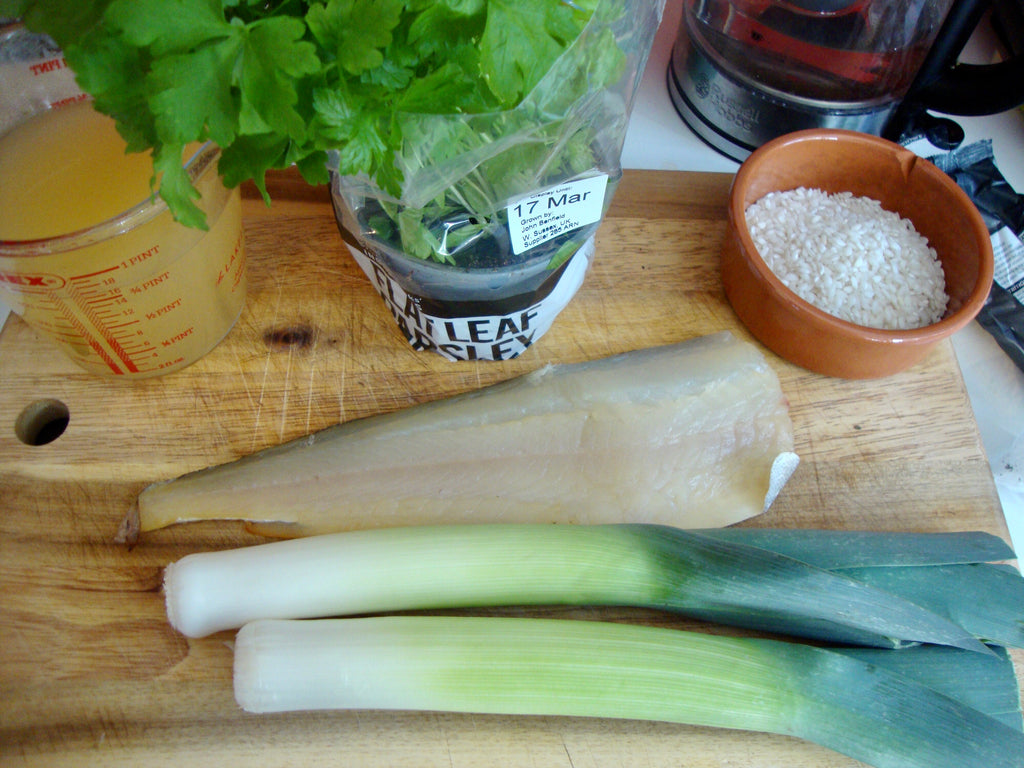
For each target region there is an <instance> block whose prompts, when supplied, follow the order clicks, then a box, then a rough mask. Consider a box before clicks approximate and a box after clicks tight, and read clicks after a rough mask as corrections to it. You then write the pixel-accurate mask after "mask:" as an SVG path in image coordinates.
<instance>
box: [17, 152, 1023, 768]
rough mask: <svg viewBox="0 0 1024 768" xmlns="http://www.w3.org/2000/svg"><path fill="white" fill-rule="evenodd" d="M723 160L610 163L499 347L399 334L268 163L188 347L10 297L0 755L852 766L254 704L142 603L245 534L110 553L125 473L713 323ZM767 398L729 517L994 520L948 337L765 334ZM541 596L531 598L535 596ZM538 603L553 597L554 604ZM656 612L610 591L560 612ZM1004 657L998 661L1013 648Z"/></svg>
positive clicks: (167, 469)
mask: <svg viewBox="0 0 1024 768" xmlns="http://www.w3.org/2000/svg"><path fill="white" fill-rule="evenodd" d="M730 181H731V177H730V176H728V175H715V174H694V173H667V172H627V174H626V176H625V179H624V181H623V183H622V185H621V186H620V188H619V191H618V193H617V196H616V199H615V201H614V203H613V205H612V208H611V210H610V212H609V214H608V216H607V218H606V220H605V222H604V223H603V224H602V227H601V229H600V231H599V234H598V241H597V258H596V260H595V263H594V264H593V266H592V267H591V269H590V272H589V273H588V275H587V278H586V281H585V283H584V285H583V288H582V289H581V291H580V293H579V294H578V295H577V297H576V298H575V299H574V300H573V302H572V303H570V305H569V307H568V308H567V309H566V310H565V311H564V312H563V313H562V315H561V316H560V317H559V319H558V320H557V321H556V323H555V325H554V327H553V328H552V329H551V330H550V331H549V332H548V334H547V335H546V336H545V337H544V338H543V339H541V341H540V342H539V343H538V344H536V345H535V346H533V347H532V348H531V349H530V350H528V352H527V353H526V354H524V355H522V356H521V357H520V358H518V359H516V360H514V361H510V362H504V363H483V362H481V363H451V362H447V361H445V360H443V359H442V358H440V357H439V356H437V355H435V354H432V353H423V352H414V351H413V350H411V349H410V348H409V347H408V346H407V345H406V343H405V341H404V339H403V338H402V337H401V336H400V334H399V331H398V329H397V327H396V326H395V324H394V323H393V321H392V320H391V317H390V315H388V314H387V311H386V309H385V308H384V305H383V303H382V302H381V301H380V300H379V299H378V297H377V296H376V294H375V293H374V292H373V289H372V288H371V286H370V284H369V283H368V281H367V280H366V278H365V277H364V276H363V274H362V273H361V272H360V271H359V269H358V268H357V267H356V265H355V264H354V262H353V261H352V260H351V258H350V257H349V256H348V255H347V253H346V252H345V249H344V247H343V244H342V241H341V238H340V236H339V234H338V230H337V228H336V226H335V223H334V219H333V216H332V213H331V207H330V202H329V199H328V197H327V195H326V192H325V190H323V189H318V188H311V187H308V186H306V185H305V184H304V183H303V182H302V181H301V180H300V179H299V178H298V177H297V176H296V175H294V174H293V173H281V174H275V175H274V176H273V177H272V178H271V192H272V194H273V196H274V198H275V203H274V205H273V206H272V207H271V208H269V209H268V208H266V207H265V206H264V205H263V203H262V202H261V201H259V200H258V199H257V197H256V194H255V192H254V191H253V190H252V189H247V190H246V195H247V199H246V200H245V203H244V206H245V207H244V212H245V232H246V243H247V250H248V258H249V265H250V266H249V274H250V286H249V296H248V304H247V307H246V310H245V311H244V312H243V314H242V317H241V319H240V320H239V322H238V324H237V325H236V327H235V328H234V330H233V331H232V332H231V334H230V335H229V336H228V338H227V339H226V340H225V341H224V342H223V343H222V344H221V345H220V346H219V347H218V348H217V349H216V350H214V351H213V352H212V353H211V354H210V355H208V356H207V357H206V358H204V359H203V360H201V361H200V362H199V363H197V364H195V365H193V366H191V367H190V368H187V369H185V370H184V371H181V372H179V373H176V374H172V375H169V376H166V377H164V378H159V379H151V380H146V381H141V382H137V383H125V382H117V381H113V382H112V381H105V380H100V379H96V378H92V377H90V376H89V375H87V374H85V373H82V372H80V371H79V370H78V369H77V368H76V367H75V366H73V365H72V364H71V363H69V362H67V361H66V360H65V359H64V358H63V357H62V356H61V354H60V353H58V352H55V351H53V350H51V349H50V348H48V347H47V346H46V345H45V343H43V342H41V341H40V340H39V339H38V338H37V337H36V336H35V335H34V333H33V332H32V331H30V330H29V329H28V328H27V327H26V326H25V325H24V323H22V322H21V320H20V319H19V318H16V317H13V318H11V320H10V321H9V322H8V324H7V326H6V327H5V328H4V330H3V332H2V335H0V487H2V496H0V499H2V501H0V764H2V765H4V766H11V765H19V766H21V765H32V766H65V765H81V766H139V765H147V766H161V765H168V766H170V765H175V766H178V765H189V766H195V768H200V767H201V766H217V768H228V767H229V766H236V765H238V766H243V765H244V766H253V765H259V766H264V767H269V766H291V765H295V766H314V765H324V766H327V765H331V766H335V765H337V766H374V767H379V766H445V767H446V768H452V767H455V768H462V767H466V768H469V767H472V768H478V767H483V766H500V768H513V767H514V766H544V767H545V768H550V767H552V766H562V765H564V766H570V765H571V766H574V768H590V767H591V766H593V767H594V768H609V767H611V766H630V768H643V767H645V766H651V767H652V768H653V767H655V766H657V767H659V768H660V767H662V766H664V767H665V768H668V766H673V767H675V766H680V765H686V766H688V768H712V767H714V768H721V767H722V766H731V767H733V768H739V767H744V768H769V767H770V766H771V767H774V766H778V765H799V766H803V768H840V767H842V768H852V767H853V766H857V765H859V763H856V762H855V761H852V760H850V759H848V758H845V757H842V756H840V755H837V754H835V753H832V752H831V751H829V750H826V749H823V748H819V747H816V746H814V745H809V744H805V743H803V742H800V741H797V740H795V739H790V738H783V737H774V736H767V735H761V734H748V733H740V732H731V731H715V730H709V729H701V728H690V727H684V726H678V725H671V724H663V723H646V722H640V723H637V722H627V721H603V720H587V719H575V718H541V717H524V718H512V717H495V716H476V715H459V714H417V713H391V712H343V713H316V714H294V715H283V716H253V715H248V714H245V713H243V712H241V711H240V710H238V709H237V708H236V706H235V704H234V700H233V697H232V689H231V663H232V653H231V640H232V636H231V634H230V633H224V634H221V635H218V636H215V637H212V638H208V639H203V640H187V639H185V638H183V637H181V636H180V635H177V634H176V633H175V632H174V631H172V630H171V629H170V628H169V626H168V625H167V623H166V620H165V615H164V607H163V600H162V596H161V593H160V581H161V571H162V568H163V566H165V565H166V564H167V563H169V562H171V561H173V560H175V559H177V558H179V557H182V556H184V555H185V554H187V553H189V552H194V551H199V550H207V549H216V548H223V547H227V546H235V545H242V544H246V543H249V542H253V541H256V540H257V539H256V538H255V537H253V536H251V535H248V534H246V533H245V532H244V531H243V530H242V529H241V528H240V527H239V526H237V525H235V524H212V523H204V524H201V525H195V526H178V527H174V528H171V529H167V530H164V531H160V532H157V533H155V534H152V535H149V536H147V537H146V538H145V539H144V540H143V542H142V543H141V544H140V545H139V546H137V547H136V548H134V549H133V550H131V551H129V550H127V549H125V548H124V547H123V546H121V545H118V544H116V543H114V534H115V531H116V529H117V527H118V523H119V521H120V520H121V517H122V515H123V513H124V512H125V510H126V509H127V508H128V506H129V504H130V503H131V501H132V499H133V498H134V496H135V495H136V494H137V493H138V492H139V491H140V490H141V489H142V488H143V487H144V486H145V485H146V484H148V483H150V482H152V481H155V480H161V479H165V478H170V477H174V476H177V475H179V474H182V473H184V472H187V471H189V470H193V469H198V468H201V467H205V466H208V465H211V464H218V463H222V462H225V461H229V460H232V459H234V458H237V457H239V456H242V455H245V454H248V453H251V452H252V451H255V450H258V449H260V448H264V447H267V446H269V445H273V444H277V443H280V442H282V441H284V440H288V439H291V438H295V437H298V436H301V435H304V434H307V433H309V432H312V431H315V430H318V429H321V428H324V427H327V426H329V425H332V424H335V423H337V422H339V421H344V420H349V419H353V418H357V417H360V416H365V415H368V414H373V413H380V412H384V411H391V410H395V409H398V408H403V407H406V406H409V405H412V404H414V403H418V402H422V401H425V400H432V399H435V398H438V397H442V396H445V395H449V394H453V393H457V392H462V391H466V390H471V389H476V388H478V387H480V386H483V385H486V384H490V383H493V382H496V381H499V380H503V379H506V378H509V377H511V376H513V375H516V374H520V373H523V372H526V371H529V370H533V369H535V368H537V367H539V366H540V365H542V364H545V363H548V362H556V361H557V362H561V361H577V360H585V359H591V358H597V357H603V356H606V355H609V354H613V353H617V352H623V351H626V350H630V349H635V348H640V347H646V346H651V345H655V344H664V343H670V342H675V341H679V340H683V339H686V338H689V337H692V336H696V335H702V334H706V333H712V332H715V331H719V330H723V329H730V330H732V331H734V332H735V333H737V334H739V335H741V336H744V337H746V338H749V336H748V335H747V334H746V332H745V331H744V329H743V328H741V327H739V325H738V323H737V320H736V317H735V316H734V314H733V313H732V311H731V309H730V308H729V305H728V304H727V302H726V300H725V296H724V294H723V291H722V287H721V284H720V281H719V277H718V270H717V261H718V259H717V254H718V249H719V246H720V243H721V240H722V237H723V232H724V227H725V206H726V198H727V194H728V187H729V183H730ZM766 354H767V355H768V358H769V360H770V361H771V363H772V365H773V366H774V367H775V368H776V370H777V371H778V373H779V376H780V378H781V380H782V386H783V390H784V391H785V393H786V394H787V396H788V397H789V400H790V403H791V406H792V417H793V422H794V427H795V433H796V449H797V451H798V453H799V454H800V456H801V458H802V462H801V465H800V467H799V469H798V470H797V472H796V474H795V475H794V477H793V478H792V480H791V481H790V482H789V484H788V486H787V487H786V488H785V490H784V491H783V493H782V495H781V496H780V497H779V499H778V500H777V501H776V503H775V505H774V507H773V508H772V509H771V510H770V511H769V512H768V513H767V514H765V515H763V516H761V517H759V518H757V519H755V520H753V521H750V523H749V524H751V525H760V526H779V527H782V526H791V527H825V528H845V529H876V530H892V531H895V530H916V531H950V530H966V529H980V530H987V531H991V532H994V533H996V534H998V535H1000V536H1003V537H1005V538H1007V539H1008V536H1007V532H1006V527H1005V522H1004V520H1003V518H1002V514H1001V511H1000V507H999V502H998V498H997V496H996V492H995V487H994V483H993V480H992V475H991V473H990V470H989V466H988V463H987V461H986V458H985V455H984V452H983V449H982V447H981V444H980V441H979V437H978V431H977V426H976V424H975V421H974V418H973V416H972V413H971V410H970V405H969V402H968V400H967V396H966V393H965V391H964V386H963V382H962V379H961V377H960V373H959V368H958V367H957V364H956V360H955V358H954V355H953V352H952V347H951V346H950V345H949V344H943V345H941V346H940V347H939V348H938V349H937V350H936V351H935V352H934V353H933V354H932V355H931V356H930V357H928V358H927V360H925V361H924V362H923V363H921V364H920V365H918V366H917V367H915V368H913V369H911V370H909V371H907V372H905V373H903V374H900V375H897V376H893V377H891V378H887V379H884V380H876V381H863V382H856V381H841V380H836V379H831V378H827V377H823V376H819V375H817V374H812V373H809V372H807V371H804V370H801V369H798V368H796V367H794V366H791V365H789V364H787V363H785V362H783V361H782V360H780V359H778V358H777V357H775V356H773V355H772V354H771V353H766ZM49 399H52V400H56V401H60V402H61V403H63V404H64V405H65V406H66V407H67V409H68V411H69V414H70V422H69V424H68V427H67V430H66V432H65V433H64V434H63V435H62V436H61V437H60V438H59V439H57V440H56V441H54V442H52V443H49V444H47V445H43V446H35V447H32V446H28V445H26V444H24V443H22V442H21V441H20V440H19V439H18V437H17V436H16V432H15V423H16V422H17V420H18V418H19V416H20V414H22V413H23V412H24V411H26V409H31V408H32V407H33V404H36V403H39V402H40V401H44V400H49ZM548 613H549V614H550V613H551V612H548ZM556 613H557V612H556ZM564 613H565V614H567V615H573V616H586V617H591V618H609V619H622V620H625V619H628V620H639V621H647V622H658V623H663V624H668V625H673V624H674V623H676V620H674V619H671V618H668V617H664V616H658V615H654V614H650V613H647V614H642V613H638V612H631V611H622V610H619V611H596V610H594V611H590V610H577V611H569V612H564ZM1017 660H1018V662H1020V661H1021V657H1020V655H1017Z"/></svg>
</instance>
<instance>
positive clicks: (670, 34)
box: [0, 0, 1024, 552]
mask: <svg viewBox="0 0 1024 768" xmlns="http://www.w3.org/2000/svg"><path fill="white" fill-rule="evenodd" d="M680 14H681V0H668V3H667V5H666V9H665V16H664V19H663V21H662V25H661V28H660V30H659V32H658V35H657V38H656V40H655V43H654V48H653V50H652V52H651V57H650V60H649V62H648V66H647V70H646V71H645V73H644V76H643V81H642V83H641V86H640V93H639V95H638V98H637V104H636V107H635V109H634V112H633V118H632V121H631V123H630V127H629V132H628V133H627V136H626V142H625V146H624V149H623V157H622V161H623V166H624V167H626V168H641V169H650V170H677V171H719V172H726V173H733V172H735V170H736V168H737V167H738V164H737V163H735V162H734V161H732V160H729V159H728V158H726V157H724V156H722V155H720V154H718V153H717V152H715V151H714V150H712V149H710V148H709V147H708V146H707V145H705V144H704V143H703V142H702V141H701V140H700V139H698V138H697V137H696V136H695V135H694V134H693V133H692V132H691V131H690V130H689V128H687V127H686V125H685V123H683V121H682V120H681V119H680V118H679V116H678V115H677V114H676V111H675V108H674V107H673V106H672V103H671V101H670V99H669V95H668V89H667V87H666V68H667V65H668V60H669V57H670V54H671V49H672V45H673V43H674V42H675V37H676V30H677V29H678V26H679V19H680ZM976 38H977V41H976V40H972V47H973V48H974V50H973V51H972V50H971V48H969V50H968V55H972V56H975V57H976V58H981V59H984V57H985V56H986V55H987V53H986V48H987V46H988V45H989V41H988V40H987V39H985V38H984V36H983V35H979V36H976ZM958 122H960V124H961V125H962V126H963V128H964V130H965V131H966V133H967V142H968V143H969V142H972V141H975V140H978V139H981V138H991V139H992V141H993V148H994V152H995V157H996V164H997V165H998V166H999V169H1000V170H1001V171H1002V173H1003V175H1004V176H1005V177H1006V178H1007V180H1008V181H1009V182H1010V184H1011V185H1012V186H1013V187H1014V188H1015V189H1017V190H1024V117H1022V115H1021V113H1020V112H1017V111H1014V112H1007V113H1003V114H1001V115H995V116H991V117H986V118H958ZM7 314H8V311H7V308H6V307H5V306H4V305H3V303H2V302H0V326H2V324H3V322H4V321H5V319H6V317H7ZM953 343H954V348H955V350H956V354H957V357H958V359H959V361H960V366H961V368H962V370H963V373H964V380H965V382H966V385H967V390H968V394H969V395H970V398H971V403H972V406H973V408H974V412H975V416H976V417H977V419H978V424H979V427H980V429H981V435H982V441H983V443H984V447H985V450H986V453H987V455H988V457H989V460H990V463H991V464H992V468H993V474H994V476H995V478H996V486H997V488H998V490H999V494H1000V499H1001V501H1002V504H1003V510H1004V512H1005V514H1006V518H1007V524H1008V525H1009V527H1010V534H1011V536H1012V537H1013V541H1014V544H1015V547H1016V548H1017V550H1018V551H1021V552H1024V477H1022V475H1024V373H1022V372H1021V371H1020V370H1019V369H1018V368H1017V367H1016V366H1015V365H1014V364H1013V363H1012V361H1010V359H1009V358H1008V357H1007V356H1006V355H1005V354H1004V353H1003V351H1002V350H1001V349H1000V348H999V347H998V346H997V345H996V343H995V341H994V340H993V339H992V338H991V337H990V336H989V335H988V333H987V332H986V331H985V330H984V329H982V328H981V327H980V326H979V325H978V324H977V323H972V324H971V325H970V326H968V327H967V328H965V329H964V330H963V331H961V332H960V333H958V334H957V335H956V336H955V337H954V339H953Z"/></svg>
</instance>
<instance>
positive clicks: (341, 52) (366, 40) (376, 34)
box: [306, 0, 403, 75]
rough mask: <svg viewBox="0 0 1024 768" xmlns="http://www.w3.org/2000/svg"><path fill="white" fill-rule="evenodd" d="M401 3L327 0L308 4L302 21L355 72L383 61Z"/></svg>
mask: <svg viewBox="0 0 1024 768" xmlns="http://www.w3.org/2000/svg"><path fill="white" fill-rule="evenodd" d="M402 6H403V3H402V2H401V0H327V2H326V3H325V4H323V5H313V6H312V7H310V9H309V12H308V13H307V14H306V23H307V24H308V25H309V29H310V31H311V32H312V33H313V35H314V36H315V37H316V39H317V41H318V42H319V43H320V45H322V46H323V47H324V48H326V49H327V50H328V51H330V52H331V53H332V54H333V55H334V56H335V57H336V58H337V61H338V63H339V64H340V65H341V67H342V68H343V69H344V70H345V71H346V72H349V73H350V74H353V75H358V74H360V73H361V72H365V71H366V70H368V69H374V68H376V67H379V66H381V65H382V64H383V63H384V49H385V48H386V47H387V46H388V45H390V44H391V35H392V31H393V30H394V29H395V27H397V26H398V22H399V20H400V18H401V12H402Z"/></svg>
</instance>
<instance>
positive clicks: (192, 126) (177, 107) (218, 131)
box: [149, 35, 242, 147]
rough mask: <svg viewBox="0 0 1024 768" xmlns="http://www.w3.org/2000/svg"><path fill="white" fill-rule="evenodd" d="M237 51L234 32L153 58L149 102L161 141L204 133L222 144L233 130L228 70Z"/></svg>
mask: <svg viewBox="0 0 1024 768" xmlns="http://www.w3.org/2000/svg"><path fill="white" fill-rule="evenodd" d="M241 50H242V40H241V37H240V36H238V35H234V36H232V37H228V38H225V39H223V40H219V41H217V42H215V43H213V44H211V45H207V46H204V47H202V48H199V49H198V50H196V51H194V52H190V53H183V54H178V55H173V56H167V57H165V58H162V59H159V60H157V61H155V62H154V63H153V69H152V72H151V73H150V76H149V85H150V86H151V88H152V90H153V91H155V93H154V95H153V96H152V97H151V98H150V100H149V105H150V107H151V108H152V110H153V113H154V114H155V115H156V127H157V132H158V133H159V135H160V137H161V138H162V139H163V140H164V141H176V142H180V143H182V144H184V143H187V142H189V141H195V140H197V139H200V138H205V137H209V138H210V139H212V140H213V141H214V142H215V143H217V144H218V145H219V146H222V147H223V146H227V145H228V144H230V143H231V142H232V141H234V140H235V136H236V134H237V133H238V119H237V109H236V106H235V96H234V94H233V93H232V82H231V71H232V68H233V66H234V63H235V62H236V61H237V60H238V58H239V55H240V53H241Z"/></svg>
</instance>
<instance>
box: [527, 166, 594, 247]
mask: <svg viewBox="0 0 1024 768" xmlns="http://www.w3.org/2000/svg"><path fill="white" fill-rule="evenodd" d="M607 186H608V174H607V173H602V174H599V175H597V176H588V177H587V178H585V179H577V180H575V181H567V182H565V183H564V184H559V185H557V186H554V187H551V188H550V189H546V190H544V191H543V192H538V193H536V194H533V195H530V196H528V197H524V198H521V199H519V200H516V201H515V202H513V203H512V204H510V205H509V206H508V231H509V235H510V236H511V238H512V250H513V252H515V253H516V254H520V253H523V252H524V251H528V250H530V249H531V248H534V247H536V246H538V245H540V244H541V243H545V242H547V241H548V240H551V239H552V238H555V237H558V236H559V235H561V234H563V233H565V232H571V231H572V230H574V229H579V228H580V227H585V226H586V225H588V224H593V223H594V222H596V221H600V219H601V214H602V211H603V210H604V195H605V190H606V188H607Z"/></svg>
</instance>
